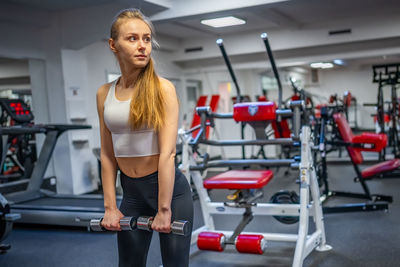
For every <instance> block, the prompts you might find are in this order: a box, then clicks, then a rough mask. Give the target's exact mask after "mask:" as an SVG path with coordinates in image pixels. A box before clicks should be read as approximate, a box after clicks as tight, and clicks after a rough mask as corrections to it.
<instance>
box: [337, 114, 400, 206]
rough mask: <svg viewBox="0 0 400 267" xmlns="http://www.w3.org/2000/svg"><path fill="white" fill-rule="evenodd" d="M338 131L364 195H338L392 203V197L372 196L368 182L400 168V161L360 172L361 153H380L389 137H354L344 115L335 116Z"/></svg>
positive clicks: (370, 135) (369, 135) (371, 134)
mask: <svg viewBox="0 0 400 267" xmlns="http://www.w3.org/2000/svg"><path fill="white" fill-rule="evenodd" d="M333 118H334V120H335V123H336V126H337V129H338V131H339V133H340V136H341V138H342V139H343V141H344V145H345V146H346V149H347V152H348V154H349V157H350V159H351V162H352V163H353V167H354V170H355V172H356V174H357V177H356V178H354V181H355V182H360V184H361V186H362V188H363V190H364V193H363V194H362V193H361V194H358V193H348V192H336V193H335V194H336V195H342V196H348V197H354V198H364V199H369V200H372V201H386V202H389V203H391V202H392V197H391V196H385V195H377V194H371V192H370V190H369V188H368V185H367V183H366V181H367V180H370V179H373V178H377V177H380V176H382V175H383V174H385V173H390V172H393V171H394V170H397V169H398V168H399V167H400V159H393V160H387V161H383V162H381V163H378V164H375V165H373V166H370V167H368V168H365V169H364V170H360V168H359V165H360V164H361V163H362V162H363V160H364V159H363V156H362V153H361V151H375V152H380V151H381V150H382V149H384V148H385V147H386V144H387V137H386V135H385V134H374V133H362V134H361V135H353V132H352V130H351V128H350V126H349V124H348V123H347V120H346V118H345V116H344V115H343V113H335V114H333Z"/></svg>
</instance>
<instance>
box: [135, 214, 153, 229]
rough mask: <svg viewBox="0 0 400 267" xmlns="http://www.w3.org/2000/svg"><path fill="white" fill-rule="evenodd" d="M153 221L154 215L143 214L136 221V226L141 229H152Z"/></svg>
mask: <svg viewBox="0 0 400 267" xmlns="http://www.w3.org/2000/svg"><path fill="white" fill-rule="evenodd" d="M152 222H153V217H150V216H141V217H139V218H138V219H137V221H136V226H137V228H138V229H140V230H146V231H151V230H152V229H151V224H152Z"/></svg>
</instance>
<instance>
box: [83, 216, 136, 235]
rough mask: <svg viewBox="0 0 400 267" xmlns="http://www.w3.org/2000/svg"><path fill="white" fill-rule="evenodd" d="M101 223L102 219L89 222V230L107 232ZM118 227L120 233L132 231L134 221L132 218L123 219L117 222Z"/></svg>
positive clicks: (134, 225)
mask: <svg viewBox="0 0 400 267" xmlns="http://www.w3.org/2000/svg"><path fill="white" fill-rule="evenodd" d="M102 221H103V218H100V219H92V220H90V229H92V231H95V232H103V231H107V229H106V228H104V227H103V226H102V225H101V222H102ZM119 225H120V226H121V230H122V231H132V230H135V229H136V220H135V219H134V218H133V217H123V218H121V219H120V220H119Z"/></svg>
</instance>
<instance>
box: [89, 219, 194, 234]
mask: <svg viewBox="0 0 400 267" xmlns="http://www.w3.org/2000/svg"><path fill="white" fill-rule="evenodd" d="M153 219H154V218H153V217H150V216H141V217H139V218H138V219H137V220H135V219H134V218H133V217H123V218H122V219H120V220H119V224H120V226H121V230H122V231H132V230H135V229H136V228H137V229H140V230H146V231H152V229H151V224H152V223H153ZM102 221H103V218H100V219H92V220H90V229H91V230H92V231H95V232H103V231H107V229H106V228H104V227H103V226H101V222H102ZM171 230H172V233H173V234H176V235H183V236H186V235H188V234H189V233H190V223H189V222H188V221H174V222H172V224H171Z"/></svg>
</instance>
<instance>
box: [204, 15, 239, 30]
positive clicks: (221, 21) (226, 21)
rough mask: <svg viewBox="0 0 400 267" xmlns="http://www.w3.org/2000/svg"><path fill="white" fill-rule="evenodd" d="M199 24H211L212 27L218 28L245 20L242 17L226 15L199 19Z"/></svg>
mask: <svg viewBox="0 0 400 267" xmlns="http://www.w3.org/2000/svg"><path fill="white" fill-rule="evenodd" d="M201 24H204V25H207V26H211V27H214V28H220V27H228V26H235V25H242V24H246V21H245V20H243V19H239V18H237V17H234V16H228V17H222V18H215V19H203V20H202V21H201Z"/></svg>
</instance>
